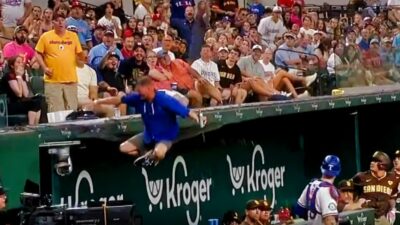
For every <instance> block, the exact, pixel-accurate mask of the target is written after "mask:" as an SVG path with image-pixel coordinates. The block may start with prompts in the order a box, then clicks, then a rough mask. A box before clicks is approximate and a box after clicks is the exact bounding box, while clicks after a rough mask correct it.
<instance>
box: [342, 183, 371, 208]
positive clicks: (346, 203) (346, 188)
mask: <svg viewBox="0 0 400 225" xmlns="http://www.w3.org/2000/svg"><path fill="white" fill-rule="evenodd" d="M338 186H339V201H338V211H339V212H344V211H353V210H359V209H362V208H363V204H364V203H365V201H366V200H365V199H363V198H361V199H360V198H359V195H360V193H359V192H360V191H361V189H360V187H359V186H358V184H354V182H353V181H352V180H342V181H340V182H339V185H338Z"/></svg>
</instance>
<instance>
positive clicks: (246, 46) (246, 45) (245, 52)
mask: <svg viewBox="0 0 400 225" xmlns="http://www.w3.org/2000/svg"><path fill="white" fill-rule="evenodd" d="M239 50H240V57H245V56H249V55H250V54H251V44H250V41H249V40H248V39H244V40H243V41H242V45H241V46H240V48H239Z"/></svg>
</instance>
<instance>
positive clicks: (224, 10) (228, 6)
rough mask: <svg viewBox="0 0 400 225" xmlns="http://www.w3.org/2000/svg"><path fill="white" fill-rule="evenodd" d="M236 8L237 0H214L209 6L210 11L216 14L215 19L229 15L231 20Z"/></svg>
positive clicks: (237, 7) (233, 17)
mask: <svg viewBox="0 0 400 225" xmlns="http://www.w3.org/2000/svg"><path fill="white" fill-rule="evenodd" d="M238 9H239V3H238V1H237V0H214V2H213V4H212V6H211V11H212V12H213V13H214V14H216V18H215V19H216V20H222V19H223V18H224V17H225V16H229V18H230V21H233V20H234V19H235V15H236V12H237V10H238Z"/></svg>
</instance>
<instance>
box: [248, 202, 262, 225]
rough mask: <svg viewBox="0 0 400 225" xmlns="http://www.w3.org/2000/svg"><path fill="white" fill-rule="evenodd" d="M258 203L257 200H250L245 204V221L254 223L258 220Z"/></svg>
mask: <svg viewBox="0 0 400 225" xmlns="http://www.w3.org/2000/svg"><path fill="white" fill-rule="evenodd" d="M259 207H260V202H259V201H257V200H250V201H248V202H247V204H246V211H245V212H246V219H247V220H250V221H251V222H256V221H257V220H259V219H260V210H259Z"/></svg>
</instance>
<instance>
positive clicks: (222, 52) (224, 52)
mask: <svg viewBox="0 0 400 225" xmlns="http://www.w3.org/2000/svg"><path fill="white" fill-rule="evenodd" d="M228 54H229V50H228V48H227V47H220V48H219V49H218V59H219V60H226V59H227V58H228Z"/></svg>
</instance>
